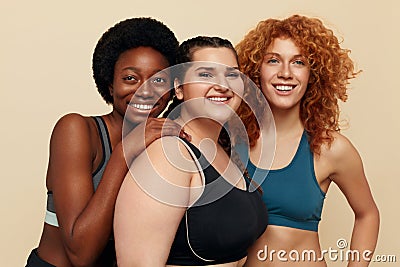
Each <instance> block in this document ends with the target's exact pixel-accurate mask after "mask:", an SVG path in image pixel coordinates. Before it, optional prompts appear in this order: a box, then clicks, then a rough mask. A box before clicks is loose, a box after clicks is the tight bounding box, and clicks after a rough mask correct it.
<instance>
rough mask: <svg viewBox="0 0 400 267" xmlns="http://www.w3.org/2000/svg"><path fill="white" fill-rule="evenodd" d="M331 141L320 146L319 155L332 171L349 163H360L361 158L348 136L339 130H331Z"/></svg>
mask: <svg viewBox="0 0 400 267" xmlns="http://www.w3.org/2000/svg"><path fill="white" fill-rule="evenodd" d="M331 134H332V136H333V141H332V143H331V144H330V145H327V144H323V145H322V146H321V157H322V158H323V159H325V160H326V161H327V162H329V163H330V165H331V166H332V168H333V172H334V173H337V172H340V171H341V169H344V168H347V167H348V166H349V165H360V164H362V163H361V158H360V155H359V153H358V151H357V149H356V148H355V147H354V145H353V144H352V142H351V141H350V139H349V138H347V137H346V136H344V135H343V134H341V133H339V132H331Z"/></svg>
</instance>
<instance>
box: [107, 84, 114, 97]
mask: <svg viewBox="0 0 400 267" xmlns="http://www.w3.org/2000/svg"><path fill="white" fill-rule="evenodd" d="M108 91H109V92H110V95H111V97H112V96H113V95H114V87H113V86H112V84H110V85H109V86H108Z"/></svg>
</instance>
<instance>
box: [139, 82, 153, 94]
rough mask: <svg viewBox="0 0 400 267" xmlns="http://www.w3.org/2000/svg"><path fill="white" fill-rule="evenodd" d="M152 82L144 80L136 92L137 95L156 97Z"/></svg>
mask: <svg viewBox="0 0 400 267" xmlns="http://www.w3.org/2000/svg"><path fill="white" fill-rule="evenodd" d="M150 83H151V82H150V81H145V82H143V83H142V84H141V85H140V86H139V88H138V89H137V91H136V92H135V95H136V96H139V97H142V98H152V97H154V89H153V87H152V86H151V84H150Z"/></svg>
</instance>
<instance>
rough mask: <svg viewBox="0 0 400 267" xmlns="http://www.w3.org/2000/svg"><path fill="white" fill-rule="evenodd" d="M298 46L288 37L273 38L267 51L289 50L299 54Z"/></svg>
mask: <svg viewBox="0 0 400 267" xmlns="http://www.w3.org/2000/svg"><path fill="white" fill-rule="evenodd" d="M300 50H301V49H300V47H298V46H297V44H296V43H295V42H294V40H292V39H290V38H275V39H274V40H273V41H272V42H271V44H270V45H269V46H268V48H267V52H272V53H275V52H291V53H296V54H300V52H301V51H300Z"/></svg>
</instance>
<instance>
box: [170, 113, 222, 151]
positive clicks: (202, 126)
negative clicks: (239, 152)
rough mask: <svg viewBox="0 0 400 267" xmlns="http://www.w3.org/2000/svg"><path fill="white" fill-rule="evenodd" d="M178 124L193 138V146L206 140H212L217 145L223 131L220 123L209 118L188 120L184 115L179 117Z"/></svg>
mask: <svg viewBox="0 0 400 267" xmlns="http://www.w3.org/2000/svg"><path fill="white" fill-rule="evenodd" d="M176 122H178V123H179V124H181V125H182V126H183V127H184V129H185V132H187V133H188V134H190V135H191V136H192V143H193V144H195V145H199V143H200V142H201V141H202V140H205V139H208V140H211V141H213V142H214V143H215V144H217V143H218V137H219V134H220V132H221V129H222V125H220V124H219V123H218V122H216V121H213V120H211V119H207V118H196V119H192V120H187V119H185V116H183V115H181V116H180V117H178V118H177V119H176Z"/></svg>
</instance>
